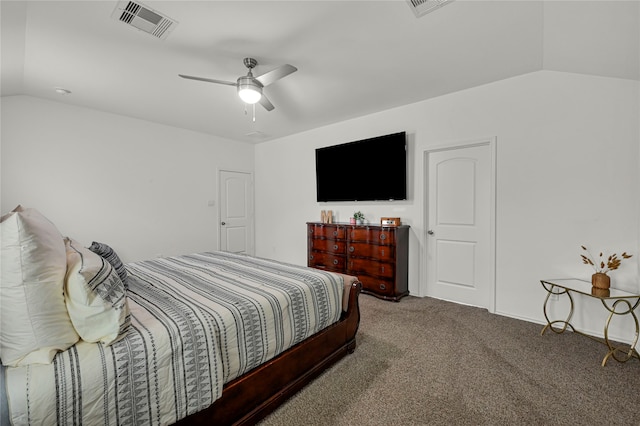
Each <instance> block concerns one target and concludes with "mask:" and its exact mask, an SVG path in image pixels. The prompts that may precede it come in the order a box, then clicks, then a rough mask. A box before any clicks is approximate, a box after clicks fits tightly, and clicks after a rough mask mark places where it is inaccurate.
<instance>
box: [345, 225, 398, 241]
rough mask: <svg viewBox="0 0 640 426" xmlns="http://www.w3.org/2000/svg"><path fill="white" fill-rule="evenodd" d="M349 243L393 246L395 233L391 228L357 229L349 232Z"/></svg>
mask: <svg viewBox="0 0 640 426" xmlns="http://www.w3.org/2000/svg"><path fill="white" fill-rule="evenodd" d="M349 241H361V242H365V243H371V244H395V242H396V232H395V229H393V228H376V229H369V228H367V227H357V228H352V229H350V230H349Z"/></svg>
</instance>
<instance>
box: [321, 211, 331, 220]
mask: <svg viewBox="0 0 640 426" xmlns="http://www.w3.org/2000/svg"><path fill="white" fill-rule="evenodd" d="M320 220H321V221H322V223H333V211H332V210H320Z"/></svg>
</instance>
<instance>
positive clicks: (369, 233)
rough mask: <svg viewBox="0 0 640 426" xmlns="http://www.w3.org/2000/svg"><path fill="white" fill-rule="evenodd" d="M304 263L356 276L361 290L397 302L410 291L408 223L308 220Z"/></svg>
mask: <svg viewBox="0 0 640 426" xmlns="http://www.w3.org/2000/svg"><path fill="white" fill-rule="evenodd" d="M307 265H308V266H310V267H312V268H316V269H325V270H328V271H334V272H341V273H345V274H350V275H354V276H357V277H358V279H359V280H360V282H362V292H363V293H366V294H371V295H373V296H376V297H378V298H380V299H385V300H393V301H395V302H397V301H399V300H400V299H401V298H402V297H404V296H406V295H408V294H409V286H408V282H409V226H408V225H399V226H381V225H351V224H346V223H333V224H324V223H318V222H307Z"/></svg>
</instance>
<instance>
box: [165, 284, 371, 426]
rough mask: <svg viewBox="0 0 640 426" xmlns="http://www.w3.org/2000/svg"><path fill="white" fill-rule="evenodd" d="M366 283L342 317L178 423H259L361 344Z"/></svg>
mask: <svg viewBox="0 0 640 426" xmlns="http://www.w3.org/2000/svg"><path fill="white" fill-rule="evenodd" d="M361 289H362V284H361V283H360V282H359V281H357V282H355V283H353V284H352V285H351V289H350V291H349V304H348V309H347V311H346V312H343V313H342V317H341V318H340V321H338V322H337V323H335V324H333V325H331V326H329V327H327V328H325V329H324V330H322V331H320V332H318V333H316V334H315V335H313V336H311V337H309V338H308V339H306V340H304V341H303V342H300V343H299V344H297V345H296V346H293V347H292V348H290V349H288V350H287V351H285V352H283V353H282V354H280V355H279V356H277V357H275V358H273V359H272V360H270V361H268V362H266V363H264V364H262V365H260V366H259V367H256V368H255V369H253V370H251V371H249V372H248V373H246V374H244V375H242V376H240V377H238V378H237V379H235V380H233V381H231V382H229V383H227V384H226V385H225V386H224V388H223V391H222V396H221V397H220V398H219V399H217V400H216V401H215V402H214V403H213V404H212V405H210V406H209V407H208V408H206V409H205V410H202V411H199V412H197V413H195V414H192V415H191V416H188V417H186V418H184V419H182V420H180V421H178V422H177V423H176V425H180V426H186V425H212V424H215V425H253V424H256V423H257V422H258V421H260V420H261V419H263V418H264V417H266V416H267V415H268V414H269V413H271V412H272V411H274V410H275V409H276V408H278V407H279V406H280V405H282V404H283V403H284V402H285V401H286V400H287V399H288V398H289V397H291V396H292V395H293V394H295V393H296V392H298V391H299V390H300V389H302V388H303V387H304V386H306V385H307V384H308V383H309V382H311V381H312V380H313V379H314V378H316V377H317V376H319V375H320V374H321V373H322V372H323V371H325V370H326V369H327V368H329V367H330V366H332V365H333V364H335V363H336V362H337V361H339V360H340V359H342V358H343V357H344V356H346V355H347V354H351V353H353V352H354V350H355V348H356V333H357V331H358V326H359V323H360V308H359V305H358V297H359V294H360V291H361Z"/></svg>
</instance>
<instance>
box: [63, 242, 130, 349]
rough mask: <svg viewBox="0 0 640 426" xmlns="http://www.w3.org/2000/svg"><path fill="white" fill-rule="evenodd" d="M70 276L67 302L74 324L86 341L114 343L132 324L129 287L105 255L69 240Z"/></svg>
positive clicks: (66, 287) (68, 275) (66, 295)
mask: <svg viewBox="0 0 640 426" xmlns="http://www.w3.org/2000/svg"><path fill="white" fill-rule="evenodd" d="M64 243H65V247H66V251H67V276H66V279H65V301H66V303H67V310H68V311H69V316H70V317H71V322H72V323H73V326H74V327H75V329H76V331H77V332H78V334H79V335H80V337H81V338H82V340H84V341H85V342H91V343H93V342H102V343H104V344H107V345H109V344H111V343H113V342H115V341H116V340H118V339H119V338H120V337H122V336H123V335H124V334H125V332H126V330H127V328H128V327H129V325H130V324H131V317H130V316H129V306H128V304H127V294H126V291H125V286H124V283H123V282H122V280H121V279H120V277H119V276H118V273H117V271H116V270H115V269H114V268H113V266H111V264H110V263H109V262H108V261H107V260H106V259H104V258H103V257H102V256H100V255H98V254H96V253H94V252H92V251H91V250H89V249H88V248H86V247H83V246H82V245H81V244H80V243H78V242H77V241H75V240H73V239H70V238H65V240H64Z"/></svg>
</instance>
